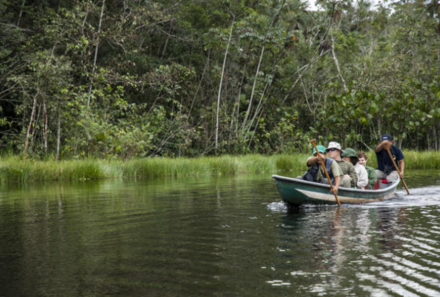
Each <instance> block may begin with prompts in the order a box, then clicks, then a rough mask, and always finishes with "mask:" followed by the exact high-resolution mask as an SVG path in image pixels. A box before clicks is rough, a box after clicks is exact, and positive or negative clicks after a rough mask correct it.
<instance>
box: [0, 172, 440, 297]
mask: <svg viewBox="0 0 440 297" xmlns="http://www.w3.org/2000/svg"><path fill="white" fill-rule="evenodd" d="M406 182H407V185H408V187H409V188H410V191H411V196H407V195H406V193H405V190H404V189H399V190H398V193H397V195H396V197H395V198H394V199H393V200H391V201H388V202H382V203H375V204H372V205H371V204H369V205H360V206H347V205H343V207H342V208H341V209H338V208H336V207H311V206H310V207H305V208H302V209H299V210H297V211H295V212H288V211H287V209H286V208H285V206H284V204H283V203H281V202H280V196H279V194H278V192H277V190H276V187H275V185H274V183H273V182H272V181H271V179H270V176H267V175H256V176H250V175H247V176H236V177H222V178H181V179H178V180H176V179H166V180H149V181H114V180H113V181H105V182H98V183H82V184H74V185H73V184H48V185H40V186H28V187H22V186H15V187H12V186H2V187H3V188H2V189H1V192H0V227H1V229H0V238H1V245H0V296H109V295H112V296H324V295H327V296H349V295H352V296H440V281H439V280H440V254H439V253H438V252H437V251H438V250H439V248H440V219H439V205H440V178H439V177H438V175H437V173H436V172H424V173H423V172H418V171H414V172H407V177H406Z"/></svg>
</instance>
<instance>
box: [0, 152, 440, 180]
mask: <svg viewBox="0 0 440 297" xmlns="http://www.w3.org/2000/svg"><path fill="white" fill-rule="evenodd" d="M404 154H405V169H440V156H439V153H434V152H422V153H421V152H415V151H405V152H404ZM308 157H309V155H307V154H292V155H285V154H284V155H272V156H263V155H246V156H229V155H225V156H221V157H200V158H183V157H181V158H159V157H155V158H145V159H134V160H128V161H123V160H102V159H86V160H69V161H58V162H57V161H55V160H48V161H35V160H22V159H20V158H18V157H5V158H2V159H0V182H1V183H11V182H37V181H58V180H66V181H82V180H93V179H111V178H146V177H166V176H209V175H233V174H242V173H266V174H268V175H272V174H275V173H283V174H286V175H289V172H293V173H292V174H293V175H296V174H297V172H296V171H302V170H304V171H305V170H306V165H305V164H306V160H307V158H308ZM368 159H369V161H368V164H369V165H370V166H372V167H375V166H376V157H375V155H374V154H373V153H371V152H370V153H368ZM292 174H291V175H292Z"/></svg>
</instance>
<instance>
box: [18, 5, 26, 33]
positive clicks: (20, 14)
mask: <svg viewBox="0 0 440 297" xmlns="http://www.w3.org/2000/svg"><path fill="white" fill-rule="evenodd" d="M25 3H26V0H23V3H21V8H20V13H19V14H18V20H17V27H20V20H21V16H22V15H23V8H24V4H25Z"/></svg>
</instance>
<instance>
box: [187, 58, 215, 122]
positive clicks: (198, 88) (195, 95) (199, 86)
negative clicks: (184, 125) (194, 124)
mask: <svg viewBox="0 0 440 297" xmlns="http://www.w3.org/2000/svg"><path fill="white" fill-rule="evenodd" d="M210 57H211V50H208V58H207V60H206V63H205V67H204V68H203V73H202V77H201V78H200V81H199V85H198V86H197V90H196V93H195V94H194V97H193V100H192V102H191V107H190V108H189V111H188V119H189V118H190V116H191V111H192V109H193V107H194V102H195V101H196V98H197V95H198V94H199V91H200V88H201V87H202V82H203V79H204V77H205V73H206V70H207V69H208V67H209V62H210Z"/></svg>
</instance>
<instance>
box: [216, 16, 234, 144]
mask: <svg viewBox="0 0 440 297" xmlns="http://www.w3.org/2000/svg"><path fill="white" fill-rule="evenodd" d="M234 20H235V18H232V24H231V30H230V31H229V39H228V45H227V46H226V51H225V58H224V59H223V67H222V73H221V77H220V84H219V86H218V96H217V115H216V124H215V151H216V152H217V148H218V128H219V113H220V98H221V93H222V84H223V76H224V74H225V66H226V59H227V57H228V51H229V45H230V44H231V38H232V29H233V28H234Z"/></svg>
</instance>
